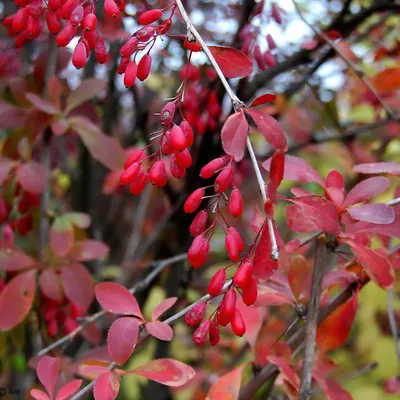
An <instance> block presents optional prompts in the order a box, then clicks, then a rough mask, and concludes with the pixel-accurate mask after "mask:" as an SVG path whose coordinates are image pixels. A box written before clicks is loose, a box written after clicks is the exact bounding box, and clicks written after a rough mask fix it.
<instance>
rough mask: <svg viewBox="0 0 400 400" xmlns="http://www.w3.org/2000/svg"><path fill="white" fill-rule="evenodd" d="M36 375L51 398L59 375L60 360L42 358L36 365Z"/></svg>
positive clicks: (47, 357) (56, 358)
mask: <svg viewBox="0 0 400 400" xmlns="http://www.w3.org/2000/svg"><path fill="white" fill-rule="evenodd" d="M36 373H37V376H38V378H39V380H40V382H41V383H42V385H43V386H44V387H45V388H46V390H47V393H48V394H49V395H50V397H51V398H53V395H54V388H55V386H56V383H57V379H58V375H59V374H60V359H59V358H58V357H49V356H44V357H42V358H41V359H40V360H39V362H38V363H37V366H36Z"/></svg>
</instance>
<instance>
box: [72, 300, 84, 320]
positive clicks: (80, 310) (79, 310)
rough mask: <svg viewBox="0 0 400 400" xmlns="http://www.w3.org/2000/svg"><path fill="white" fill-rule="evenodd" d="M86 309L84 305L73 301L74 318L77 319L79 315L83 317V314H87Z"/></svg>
mask: <svg viewBox="0 0 400 400" xmlns="http://www.w3.org/2000/svg"><path fill="white" fill-rule="evenodd" d="M85 311H86V310H85V309H84V308H83V307H82V306H79V305H78V304H75V303H71V308H70V314H71V317H72V318H74V319H76V318H78V317H82V316H83V315H85Z"/></svg>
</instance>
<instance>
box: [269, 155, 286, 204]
mask: <svg viewBox="0 0 400 400" xmlns="http://www.w3.org/2000/svg"><path fill="white" fill-rule="evenodd" d="M284 168H285V154H284V153H283V152H282V151H281V150H276V151H275V153H274V155H273V156H272V159H271V170H270V172H269V178H270V180H271V181H270V183H271V184H272V185H268V188H269V191H268V194H269V197H270V198H271V199H274V200H273V201H274V203H275V200H276V191H277V189H278V187H279V185H280V184H281V182H282V179H283V173H284ZM271 190H272V191H273V192H272V193H271Z"/></svg>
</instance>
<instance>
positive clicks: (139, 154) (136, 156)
mask: <svg viewBox="0 0 400 400" xmlns="http://www.w3.org/2000/svg"><path fill="white" fill-rule="evenodd" d="M143 158H144V151H143V149H136V150H134V151H133V153H132V154H131V155H130V156H129V157H128V159H127V160H126V161H125V164H124V169H127V168H129V167H130V166H131V165H132V164H133V163H135V162H140V161H143Z"/></svg>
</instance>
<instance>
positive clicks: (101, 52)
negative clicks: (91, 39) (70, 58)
mask: <svg viewBox="0 0 400 400" xmlns="http://www.w3.org/2000/svg"><path fill="white" fill-rule="evenodd" d="M94 54H95V56H96V60H97V62H98V63H99V64H103V63H105V62H106V60H107V50H106V46H105V45H104V40H103V38H102V37H100V36H99V37H97V38H96V46H95V48H94Z"/></svg>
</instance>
